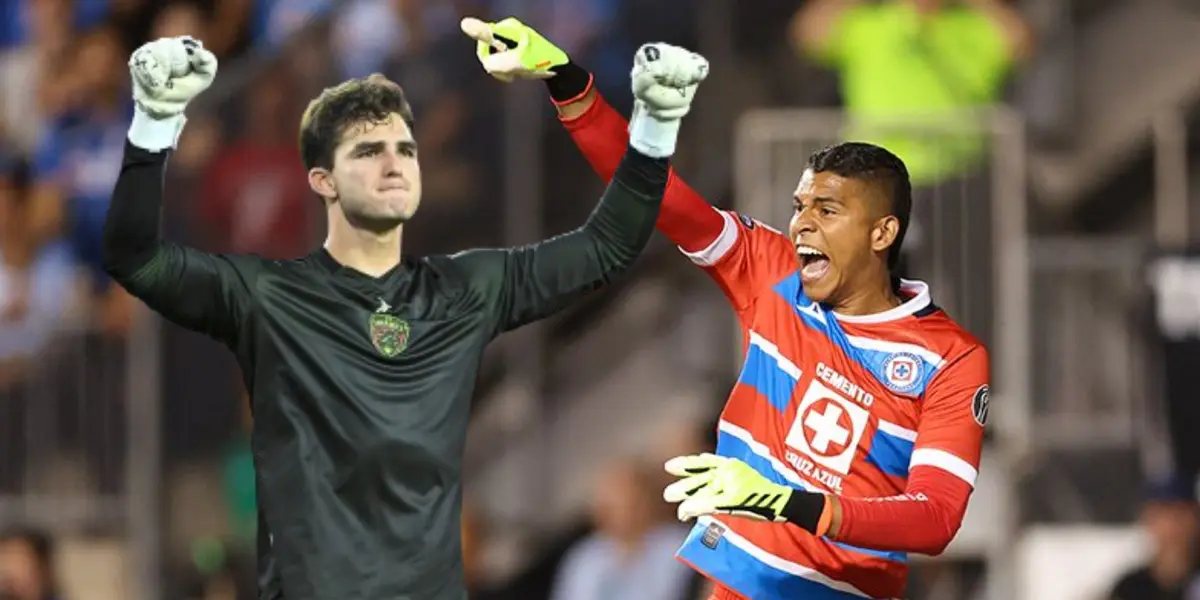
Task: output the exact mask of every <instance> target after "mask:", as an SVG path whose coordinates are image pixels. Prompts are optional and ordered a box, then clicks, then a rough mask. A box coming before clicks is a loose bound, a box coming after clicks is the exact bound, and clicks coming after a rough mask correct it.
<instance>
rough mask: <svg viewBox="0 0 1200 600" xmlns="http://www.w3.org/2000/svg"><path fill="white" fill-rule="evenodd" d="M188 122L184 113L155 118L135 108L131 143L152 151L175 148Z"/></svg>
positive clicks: (130, 134)
mask: <svg viewBox="0 0 1200 600" xmlns="http://www.w3.org/2000/svg"><path fill="white" fill-rule="evenodd" d="M186 122H187V119H186V118H185V117H184V116H183V114H178V115H173V116H170V117H166V118H163V119H155V118H154V117H151V116H150V115H148V114H146V113H145V112H144V111H143V110H142V109H141V108H135V109H134V111H133V122H131V123H130V124H129V136H128V137H129V143H131V144H133V145H134V146H137V147H138V148H141V149H142V150H149V151H150V152H161V151H163V150H166V149H168V148H171V149H174V148H175V144H176V143H178V142H179V134H180V133H183V125H184V123H186Z"/></svg>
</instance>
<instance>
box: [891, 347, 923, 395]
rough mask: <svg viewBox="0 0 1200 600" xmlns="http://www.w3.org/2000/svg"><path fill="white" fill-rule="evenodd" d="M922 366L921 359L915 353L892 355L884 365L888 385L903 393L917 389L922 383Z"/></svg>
mask: <svg viewBox="0 0 1200 600" xmlns="http://www.w3.org/2000/svg"><path fill="white" fill-rule="evenodd" d="M922 367H923V363H922V362H921V359H920V358H919V357H917V356H915V355H912V354H909V353H907V352H898V353H896V354H893V355H891V356H890V357H888V359H887V362H886V363H884V365H883V374H884V378H885V379H887V381H886V383H887V386H888V387H890V388H892V389H893V390H895V391H897V392H900V393H902V394H903V393H906V392H911V391H913V390H915V389H917V386H918V385H919V384H920V383H921V370H922Z"/></svg>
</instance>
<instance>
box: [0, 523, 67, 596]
mask: <svg viewBox="0 0 1200 600" xmlns="http://www.w3.org/2000/svg"><path fill="white" fill-rule="evenodd" d="M54 554H55V548H54V542H53V540H52V539H51V538H50V536H49V535H48V534H46V533H44V532H41V531H37V530H33V529H28V530H18V531H12V532H9V533H7V534H5V535H4V536H3V537H0V598H3V600H62V598H63V597H62V595H61V594H60V593H59V585H58V581H57V578H56V575H55V560H54Z"/></svg>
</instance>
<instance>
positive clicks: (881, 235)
mask: <svg viewBox="0 0 1200 600" xmlns="http://www.w3.org/2000/svg"><path fill="white" fill-rule="evenodd" d="M898 235H900V219H897V218H896V216H895V215H888V216H886V217H883V218H882V219H879V221H877V222H876V223H875V227H872V228H871V250H874V251H875V252H883V251H885V250H887V249H888V248H890V247H892V244H894V243H896V236H898Z"/></svg>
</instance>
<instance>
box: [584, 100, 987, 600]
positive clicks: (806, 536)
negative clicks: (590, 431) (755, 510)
mask: <svg viewBox="0 0 1200 600" xmlns="http://www.w3.org/2000/svg"><path fill="white" fill-rule="evenodd" d="M564 124H565V125H566V127H567V129H568V131H570V133H571V137H572V139H573V140H574V141H575V143H576V144H577V145H578V146H579V148H580V149H581V150H582V151H583V153H584V156H585V157H586V158H587V159H588V161H589V162H590V163H591V165H592V167H593V168H594V169H595V170H596V172H597V173H599V174H600V175H601V176H602V177H604V178H605V179H611V177H612V175H613V173H614V172H615V171H616V168H617V165H618V163H619V162H620V160H621V156H622V155H623V154H624V152H625V145H626V143H627V140H628V135H627V123H626V121H625V119H624V118H623V117H621V115H619V114H618V113H617V112H616V111H615V110H613V109H612V107H611V106H609V105H608V104H607V103H605V102H604V100H603V99H602V98H598V97H597V98H595V100H594V101H593V104H592V105H591V106H590V107H588V108H587V110H586V111H585V112H584V113H583V114H581V115H579V116H577V117H574V118H572V119H569V120H565V121H564ZM658 229H659V230H660V231H661V232H662V233H663V234H664V235H666V237H667V238H669V239H670V240H671V241H672V242H674V243H675V244H677V245H679V246H680V248H681V249H683V250H684V252H685V254H687V255H688V257H689V258H690V259H691V260H692V261H693V262H694V263H696V264H697V265H699V266H701V267H702V268H703V269H704V270H705V271H706V272H707V273H708V274H709V275H710V276H711V277H712V278H713V280H714V281H715V282H716V283H717V285H718V286H719V287H720V288H721V289H722V291H724V293H725V295H726V297H727V298H728V300H729V302H730V304H731V305H732V307H733V308H734V310H735V312H736V313H737V315H738V320H739V323H740V324H741V328H742V334H743V335H742V338H743V340H742V341H743V349H744V351H745V357H744V364H743V367H742V371H741V374H740V376H739V378H738V382H737V384H736V385H735V386H734V389H733V391H732V393H731V394H730V396H729V401H728V403H727V405H726V407H725V409H724V411H723V412H722V415H721V419H720V422H719V426H718V441H717V453H718V454H721V455H723V456H730V457H735V458H738V459H740V460H742V461H744V462H745V463H747V464H749V465H750V466H751V467H753V468H754V469H755V470H757V471H758V472H759V473H761V474H762V475H763V476H765V477H766V478H768V479H769V480H771V481H773V482H775V483H778V484H783V485H789V486H793V487H795V488H797V489H803V490H808V491H813V492H820V493H825V494H830V495H834V496H837V498H838V505H839V507H840V510H841V513H840V516H841V522H840V524H839V527H838V528H837V531H836V532H835V534H834V536H835V537H836V539H831V538H830V537H829V536H825V537H818V536H815V535H813V534H811V533H809V532H808V531H806V530H804V529H801V528H799V527H797V526H794V525H791V524H787V523H770V522H763V521H755V520H750V519H744V518H739V517H733V516H719V517H715V518H704V519H700V520H699V522H698V523H697V525H696V526H695V528H694V529H693V530H692V532H691V534H690V535H689V536H688V537H687V539H686V540H685V541H684V543H683V546H682V548H680V550H679V553H678V556H679V558H680V559H681V560H683V561H685V562H687V563H688V564H690V565H691V566H692V567H693V568H695V569H696V570H698V571H700V572H701V573H703V574H705V575H706V576H708V577H709V578H711V579H713V580H715V581H716V582H718V583H719V584H720V588H721V590H720V591H721V592H722V596H723V597H724V596H728V595H730V594H725V593H724V592H731V593H732V594H736V595H738V596H742V597H744V598H748V599H750V600H760V599H761V600H767V599H770V600H776V599H780V598H797V599H804V600H823V599H844V598H863V597H869V598H895V597H899V596H901V595H902V594H903V591H904V585H905V580H906V577H907V558H908V556H907V553H909V552H919V553H925V554H938V553H940V552H941V551H942V550H943V549H944V548H945V545H946V544H948V543H949V541H950V540H951V539H953V537H954V535H955V533H956V532H957V531H958V528H959V526H960V525H961V523H962V518H963V514H964V513H965V511H966V505H967V501H968V499H969V497H970V494H971V491H972V490H973V488H974V484H975V478H976V474H977V469H978V467H979V457H980V451H981V447H982V443H983V428H984V423H985V422H986V420H987V412H988V378H989V373H988V358H987V351H986V350H985V349H984V347H983V346H982V345H981V344H980V343H979V342H978V341H976V340H975V339H974V338H972V337H971V336H970V335H969V334H968V333H966V332H965V331H964V330H963V329H962V328H960V327H959V326H958V325H957V324H955V323H954V322H953V321H952V320H951V319H950V318H949V317H948V316H947V315H946V314H945V313H944V312H943V311H941V310H940V309H938V308H937V307H936V306H934V304H933V303H932V301H931V299H930V292H929V288H928V286H926V285H925V284H924V283H920V282H915V281H909V282H904V283H903V285H902V288H901V295H902V296H903V297H904V302H903V304H901V305H900V306H898V307H896V308H894V309H892V310H889V311H887V312H884V313H880V314H875V315H866V316H850V315H839V314H837V313H834V312H831V311H829V310H828V309H826V308H825V307H823V306H821V305H820V304H818V303H816V302H813V301H812V300H811V299H810V298H808V297H807V296H806V295H805V294H804V288H803V286H802V285H801V282H800V277H799V273H798V269H799V263H798V261H797V259H796V254H795V247H794V245H793V243H792V242H791V240H789V239H788V238H787V236H785V235H783V234H782V233H780V232H778V231H775V230H773V229H771V228H769V227H767V226H765V225H762V224H761V223H758V222H756V221H754V220H752V219H750V218H747V217H745V216H739V215H737V214H734V213H731V212H723V211H717V210H716V209H714V208H712V206H711V205H709V204H708V203H707V202H706V201H705V200H704V199H703V198H701V197H700V196H699V195H698V194H697V193H696V192H695V191H694V190H692V189H691V188H690V187H689V186H688V185H687V184H686V183H685V182H683V181H682V180H681V179H679V178H677V177H676V176H675V175H674V173H672V176H671V179H670V181H669V183H668V185H667V190H666V195H665V196H664V198H663V206H662V213H661V214H660V216H659V220H658Z"/></svg>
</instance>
